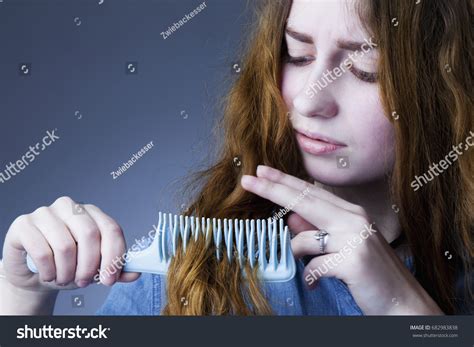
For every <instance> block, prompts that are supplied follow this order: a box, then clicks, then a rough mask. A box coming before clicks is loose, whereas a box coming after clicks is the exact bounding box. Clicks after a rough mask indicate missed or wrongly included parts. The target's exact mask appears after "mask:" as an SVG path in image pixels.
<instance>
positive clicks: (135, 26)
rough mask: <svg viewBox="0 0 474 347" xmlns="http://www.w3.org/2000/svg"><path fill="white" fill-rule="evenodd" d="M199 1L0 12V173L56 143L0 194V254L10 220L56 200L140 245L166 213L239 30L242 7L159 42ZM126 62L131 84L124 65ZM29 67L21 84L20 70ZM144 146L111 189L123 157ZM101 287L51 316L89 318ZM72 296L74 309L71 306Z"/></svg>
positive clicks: (10, 5)
mask: <svg viewBox="0 0 474 347" xmlns="http://www.w3.org/2000/svg"><path fill="white" fill-rule="evenodd" d="M201 3H202V1H200V0H179V1H176V0H173V1H171V0H105V1H104V2H103V4H99V0H90V1H89V0H75V1H73V0H28V1H26V0H25V1H21V0H3V1H0V42H1V54H0V101H1V102H0V115H1V127H0V148H1V151H0V172H3V170H4V169H5V166H6V165H7V164H8V163H9V162H10V161H12V162H15V161H17V160H19V159H21V156H22V155H24V154H25V152H26V151H27V150H28V148H29V146H30V145H35V144H36V143H37V142H39V141H41V139H42V138H43V136H44V135H45V134H46V131H47V130H53V129H58V130H57V132H56V134H57V135H59V136H60V139H59V140H57V141H56V142H55V143H54V144H52V145H51V146H49V147H48V148H47V149H46V150H45V151H44V152H42V153H41V154H40V155H39V156H38V157H37V158H36V159H35V161H34V162H32V163H31V164H30V165H29V166H28V167H26V168H25V169H24V170H23V171H22V172H21V173H20V174H17V175H16V176H14V177H12V178H11V179H10V180H9V181H7V182H5V183H3V184H1V183H0V247H3V240H4V236H5V233H6V232H7V230H8V227H9V226H10V224H11V222H12V221H13V220H14V219H15V218H16V217H17V216H19V215H21V214H26V213H31V212H33V211H34V210H35V209H36V208H38V207H40V206H45V205H50V204H51V203H52V202H54V200H55V199H56V198H58V197H60V196H63V195H67V196H71V197H72V198H73V199H74V200H76V201H81V202H85V203H92V204H95V205H97V206H99V207H101V208H102V209H103V210H104V211H105V212H106V213H108V214H109V215H111V216H112V217H114V218H115V219H116V220H117V221H118V222H119V223H120V224H121V226H122V227H123V230H124V232H125V234H126V238H127V240H128V243H129V244H130V243H132V242H133V240H134V239H135V238H140V237H142V236H145V235H146V234H147V232H148V231H149V230H150V229H152V224H154V223H155V222H156V220H157V212H158V211H160V210H161V211H164V212H174V213H175V212H177V211H178V208H179V206H181V204H182V203H186V201H187V200H186V197H183V196H179V195H176V194H175V191H176V188H179V187H180V183H179V182H180V180H181V179H183V178H185V177H186V176H187V175H188V174H189V173H190V172H192V171H194V170H195V169H196V168H198V167H200V166H201V165H205V163H206V162H208V161H209V160H211V159H212V158H211V157H209V156H208V153H209V149H210V148H211V147H213V144H212V143H211V142H209V137H210V135H211V130H212V126H213V124H214V123H215V120H216V118H217V117H219V116H220V114H219V112H218V109H217V108H216V103H217V101H218V100H219V97H220V96H221V95H222V93H223V91H225V90H226V88H228V85H229V83H230V82H231V81H232V80H233V79H234V78H235V77H236V75H235V73H234V71H233V69H232V67H233V65H234V63H236V62H238V61H239V43H240V42H241V38H242V35H243V34H244V33H245V28H246V26H247V25H248V24H249V21H250V13H251V11H250V8H249V7H248V5H247V2H246V1H245V0H241V1H238V0H206V5H207V7H206V8H205V9H204V10H203V11H202V12H201V13H199V14H198V15H197V16H196V17H194V18H193V19H192V20H191V21H190V22H188V23H187V24H185V25H184V26H183V27H181V28H179V29H178V30H177V31H176V32H174V33H173V34H172V35H171V36H170V37H169V38H167V39H166V40H164V39H163V37H162V36H161V35H160V33H161V32H162V31H165V30H167V29H168V27H169V26H171V25H172V24H173V22H177V21H178V20H179V19H180V18H182V17H183V16H184V15H185V14H187V13H189V12H191V11H192V10H193V9H194V8H196V7H197V6H199V5H200V4H201ZM127 62H136V63H137V68H138V69H137V71H138V73H137V74H127V73H126V63H127ZM21 63H30V64H31V74H30V75H28V76H22V75H21V73H20V68H19V67H20V64H21ZM150 141H153V143H154V147H153V148H152V149H151V150H150V151H148V152H147V153H146V154H145V155H144V157H142V158H141V159H140V160H139V161H138V162H137V163H136V164H134V165H133V166H132V167H131V168H130V169H128V170H127V171H126V173H125V174H123V175H122V176H120V177H119V178H118V179H116V180H113V179H112V176H111V174H110V173H111V172H112V171H116V170H118V168H119V167H120V166H121V165H122V163H123V162H125V161H127V160H129V159H130V157H131V156H132V154H133V153H136V152H137V151H138V150H139V149H141V148H142V147H143V146H145V145H146V144H147V143H149V142H150ZM108 290H109V288H107V287H104V286H98V285H93V286H90V287H88V288H85V289H79V290H75V291H66V292H63V293H61V294H60V296H59V298H58V301H57V305H56V310H55V314H74V315H82V314H93V313H94V312H95V311H96V309H97V308H98V307H99V306H100V304H101V303H102V302H103V301H104V299H105V298H106V296H107V293H108ZM75 295H82V296H83V301H82V307H73V304H72V302H73V296H75Z"/></svg>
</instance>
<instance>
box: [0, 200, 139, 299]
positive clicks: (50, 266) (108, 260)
mask: <svg viewBox="0 0 474 347" xmlns="http://www.w3.org/2000/svg"><path fill="white" fill-rule="evenodd" d="M125 252H126V248H125V238H124V235H123V232H122V229H121V227H120V226H119V224H118V223H117V222H116V221H115V220H114V219H113V218H111V217H110V216H108V215H107V214H105V213H104V212H102V211H101V210H100V209H99V208H98V207H96V206H94V205H80V204H76V203H75V202H74V201H73V200H72V199H71V198H69V197H61V198H59V199H57V200H56V201H55V202H54V203H53V204H52V205H51V206H48V207H45V206H43V207H40V208H38V209H36V210H35V211H34V212H33V213H31V214H26V215H21V216H19V217H18V218H16V219H15V221H14V222H13V223H12V225H11V226H10V228H9V230H8V232H7V235H6V238H5V243H4V247H3V271H4V276H5V278H6V280H7V281H8V282H9V284H11V285H12V286H13V288H18V289H22V290H27V291H29V292H31V291H33V292H42V293H44V292H54V291H56V292H57V291H58V290H60V289H76V288H78V287H86V286H87V285H89V284H90V283H93V282H96V281H97V280H98V279H99V270H100V282H101V283H102V284H104V285H107V286H111V285H113V284H114V283H115V282H117V281H120V282H131V281H135V280H136V279H137V278H138V277H139V276H140V274H138V273H125V272H124V273H122V272H121V265H120V262H119V260H121V261H122V260H123V256H124V254H125ZM27 253H28V254H29V255H30V257H31V258H32V260H33V262H34V263H35V265H36V268H37V269H38V273H32V272H31V271H30V270H29V269H28V267H27V265H26V254H27ZM114 260H115V261H114Z"/></svg>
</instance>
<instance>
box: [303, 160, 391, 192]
mask: <svg viewBox="0 0 474 347" xmlns="http://www.w3.org/2000/svg"><path fill="white" fill-rule="evenodd" d="M303 160H304V167H305V169H306V172H307V173H308V174H309V175H310V176H311V177H312V178H313V179H314V180H315V181H317V182H319V183H321V184H324V185H327V186H333V187H350V186H359V185H365V184H369V183H371V182H375V181H378V180H380V179H381V178H382V177H384V172H383V170H378V169H377V168H374V165H373V163H368V164H367V165H360V164H359V165H357V161H355V162H351V163H349V166H348V167H344V165H340V167H338V166H337V156H336V155H335V154H332V155H331V156H327V157H314V156H311V158H308V157H307V156H304V159H303ZM379 171H380V172H379Z"/></svg>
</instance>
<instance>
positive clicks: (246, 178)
mask: <svg viewBox="0 0 474 347" xmlns="http://www.w3.org/2000/svg"><path fill="white" fill-rule="evenodd" d="M256 181H257V179H256V178H255V177H254V176H250V175H243V176H242V181H241V182H242V185H246V186H251V185H253V184H254V183H255V182H256Z"/></svg>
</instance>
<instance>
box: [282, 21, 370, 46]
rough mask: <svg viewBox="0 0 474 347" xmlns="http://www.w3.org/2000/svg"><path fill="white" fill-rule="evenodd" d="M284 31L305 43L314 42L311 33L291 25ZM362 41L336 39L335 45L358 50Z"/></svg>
mask: <svg viewBox="0 0 474 347" xmlns="http://www.w3.org/2000/svg"><path fill="white" fill-rule="evenodd" d="M285 32H286V33H287V34H288V35H289V36H290V37H292V38H294V39H295V40H297V41H300V42H303V43H307V44H313V43H314V40H313V38H312V37H311V35H308V34H305V33H300V32H298V31H296V30H294V29H293V28H291V27H286V29H285ZM364 43H365V42H357V41H345V40H337V46H338V47H339V48H341V49H345V50H348V51H358V50H360V49H361V46H362V45H363V44H364ZM375 49H376V48H375Z"/></svg>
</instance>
